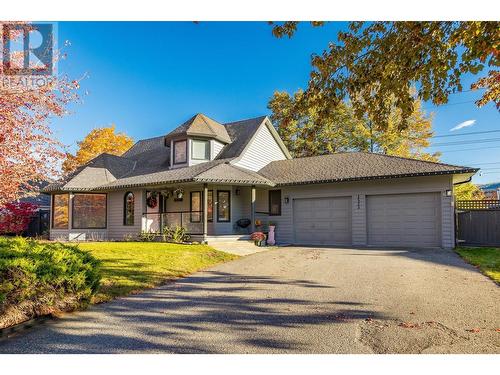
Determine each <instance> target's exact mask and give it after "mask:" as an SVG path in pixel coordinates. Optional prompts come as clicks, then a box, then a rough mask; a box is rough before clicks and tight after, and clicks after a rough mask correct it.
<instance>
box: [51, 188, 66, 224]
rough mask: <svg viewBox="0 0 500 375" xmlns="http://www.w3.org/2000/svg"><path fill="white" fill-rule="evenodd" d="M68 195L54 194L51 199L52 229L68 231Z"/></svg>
mask: <svg viewBox="0 0 500 375" xmlns="http://www.w3.org/2000/svg"><path fill="white" fill-rule="evenodd" d="M68 214H69V194H54V195H53V197H52V228H53V229H68V224H69V219H68Z"/></svg>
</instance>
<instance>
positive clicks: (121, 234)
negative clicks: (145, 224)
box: [108, 190, 144, 241]
mask: <svg viewBox="0 0 500 375" xmlns="http://www.w3.org/2000/svg"><path fill="white" fill-rule="evenodd" d="M129 191H130V192H132V193H133V194H134V225H130V226H129V225H123V213H124V204H125V200H124V199H125V194H126V193H127V192H129ZM143 194H144V191H143V190H123V191H113V192H110V193H108V237H109V239H110V240H113V241H123V240H124V239H126V238H127V237H128V236H132V237H136V236H137V235H138V234H140V233H141V221H142V213H143V210H144V207H143Z"/></svg>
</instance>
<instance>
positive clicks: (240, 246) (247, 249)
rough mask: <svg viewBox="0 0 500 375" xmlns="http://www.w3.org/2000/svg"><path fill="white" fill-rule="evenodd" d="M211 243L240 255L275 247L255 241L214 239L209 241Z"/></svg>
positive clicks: (218, 248) (215, 246)
mask: <svg viewBox="0 0 500 375" xmlns="http://www.w3.org/2000/svg"><path fill="white" fill-rule="evenodd" d="M209 245H210V246H212V247H213V248H215V249H217V250H220V251H224V252H226V253H230V254H236V255H240V256H245V255H250V254H255V253H260V252H262V251H267V250H272V249H274V248H275V247H271V246H266V247H259V246H255V244H254V243H253V241H214V242H211V243H209Z"/></svg>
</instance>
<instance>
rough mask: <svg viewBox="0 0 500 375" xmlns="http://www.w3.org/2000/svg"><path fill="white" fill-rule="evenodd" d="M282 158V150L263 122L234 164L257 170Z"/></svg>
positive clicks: (283, 156)
mask: <svg viewBox="0 0 500 375" xmlns="http://www.w3.org/2000/svg"><path fill="white" fill-rule="evenodd" d="M284 159H286V156H285V154H284V153H283V150H282V149H281V148H280V146H279V145H278V143H277V142H276V140H275V139H274V137H273V135H272V134H271V131H270V130H269V129H268V127H267V125H266V124H265V123H263V124H262V125H260V127H259V129H258V130H257V132H256V133H255V136H254V138H253V139H252V140H251V142H250V144H249V145H248V147H247V148H246V150H245V151H244V152H243V154H242V155H241V157H240V158H239V159H238V160H237V161H236V162H235V163H234V165H237V166H239V167H243V168H247V169H250V170H252V171H258V170H259V169H261V168H263V167H264V166H266V165H267V164H269V163H270V162H272V161H274V160H284Z"/></svg>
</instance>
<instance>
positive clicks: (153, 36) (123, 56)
mask: <svg viewBox="0 0 500 375" xmlns="http://www.w3.org/2000/svg"><path fill="white" fill-rule="evenodd" d="M345 26H346V24H345V23H341V22H334V23H329V24H327V25H326V26H324V27H322V28H312V27H311V26H309V25H308V24H306V23H304V24H302V25H301V27H300V28H299V31H298V32H297V33H296V35H295V36H294V37H293V38H292V39H288V38H283V39H276V38H274V37H273V36H272V35H271V26H269V25H268V24H267V23H265V22H201V23H198V24H195V23H192V22H157V23H152V22H150V23H141V22H135V23H127V22H102V23H100V22H60V23H59V24H58V39H59V43H60V44H62V43H63V42H64V41H65V40H69V41H70V42H71V46H70V47H67V48H66V51H67V52H68V58H67V59H66V60H63V61H61V62H59V71H60V72H63V73H68V74H69V76H70V77H72V78H79V77H81V76H83V75H84V74H85V73H87V74H88V76H87V77H86V78H85V79H84V80H83V81H82V82H81V92H82V93H84V92H85V91H87V92H88V94H87V95H83V96H82V99H83V103H80V104H75V105H72V106H71V107H70V111H71V113H70V114H69V115H68V116H65V117H64V118H62V119H54V120H53V124H54V129H55V132H56V135H57V136H58V137H59V139H61V140H62V142H63V143H65V144H67V145H69V146H70V147H71V149H72V150H74V148H75V146H76V141H78V140H80V139H82V138H83V137H84V136H85V135H86V134H87V133H88V132H89V131H90V130H91V129H93V128H95V127H98V126H105V125H109V124H111V123H114V124H116V126H117V129H118V130H119V131H124V132H126V133H127V134H129V135H130V136H132V137H133V138H134V139H135V140H138V139H141V138H148V137H153V136H158V135H162V134H166V133H168V132H169V131H170V130H172V129H173V128H174V127H176V126H177V125H179V124H180V123H182V122H183V121H185V120H186V119H188V118H189V117H190V116H192V115H193V114H195V113H198V112H202V113H205V114H206V115H208V116H210V117H213V118H214V119H216V120H218V121H221V122H227V121H234V120H239V119H244V118H249V117H254V116H260V115H263V114H269V110H268V109H267V102H268V101H269V98H270V97H271V96H272V94H273V92H274V91H276V90H286V91H289V92H294V91H296V90H297V89H298V88H301V87H302V88H303V87H305V85H306V83H307V80H308V77H309V72H310V69H311V65H310V56H311V54H312V53H321V51H322V50H323V49H324V48H325V47H326V46H327V44H328V42H329V41H330V40H336V33H337V31H338V30H340V29H342V28H345ZM474 80H475V77H473V76H468V77H465V79H464V83H465V85H464V86H465V87H466V88H467V87H468V86H469V85H470V83H471V82H473V81H474ZM479 95H480V93H477V92H464V93H460V94H455V95H451V96H450V102H449V103H448V104H447V105H445V106H440V107H438V108H436V107H434V106H432V105H430V104H427V103H426V104H425V105H424V108H425V109H426V110H428V111H432V112H433V113H434V122H433V124H434V130H435V133H436V135H449V134H461V133H467V132H475V131H487V130H500V121H499V120H500V117H499V112H498V111H497V110H496V109H495V107H494V105H493V104H488V105H487V106H486V107H483V108H477V107H476V106H475V104H474V103H473V102H472V101H473V100H475V99H476V98H478V97H479ZM469 120H475V121H474V124H473V125H472V126H468V127H464V128H462V129H459V130H456V131H453V132H450V129H451V128H453V127H455V126H457V125H459V124H461V123H463V122H465V121H469ZM492 138H499V139H500V133H490V134H480V135H471V136H457V137H443V138H436V140H435V142H436V143H437V142H439V143H445V142H446V143H448V142H459V141H468V140H477V139H492ZM469 149H471V150H469ZM439 150H440V151H442V153H443V156H442V161H443V162H448V163H454V164H462V165H472V166H478V167H482V168H485V170H484V172H483V173H482V175H481V176H476V178H475V182H477V183H485V182H490V181H498V180H500V141H498V142H491V143H472V144H461V145H450V146H440V147H439ZM466 150H469V151H466ZM481 163H487V164H481ZM491 163H497V164H496V165H495V164H491ZM495 167H498V168H499V169H491V168H495ZM487 168H488V169H487Z"/></svg>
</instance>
